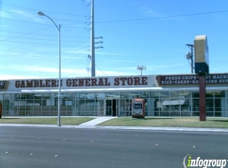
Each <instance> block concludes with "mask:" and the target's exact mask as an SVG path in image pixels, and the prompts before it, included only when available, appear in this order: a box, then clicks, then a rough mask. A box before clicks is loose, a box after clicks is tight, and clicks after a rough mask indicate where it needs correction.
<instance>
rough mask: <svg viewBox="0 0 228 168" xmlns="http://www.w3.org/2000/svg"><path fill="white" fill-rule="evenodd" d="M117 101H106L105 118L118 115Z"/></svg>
mask: <svg viewBox="0 0 228 168" xmlns="http://www.w3.org/2000/svg"><path fill="white" fill-rule="evenodd" d="M117 102H118V100H116V99H111V100H106V116H117V115H118V103H117Z"/></svg>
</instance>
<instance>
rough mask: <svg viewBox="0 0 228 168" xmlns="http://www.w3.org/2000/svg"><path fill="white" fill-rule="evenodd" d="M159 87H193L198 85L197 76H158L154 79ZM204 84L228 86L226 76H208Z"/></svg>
mask: <svg viewBox="0 0 228 168" xmlns="http://www.w3.org/2000/svg"><path fill="white" fill-rule="evenodd" d="M156 79H157V82H158V84H159V85H194V84H199V78H198V76H197V75H170V76H168V75H167V76H166V75H160V76H157V77H156ZM206 84H228V74H209V75H208V76H206Z"/></svg>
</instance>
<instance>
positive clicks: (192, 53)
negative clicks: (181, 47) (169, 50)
mask: <svg viewBox="0 0 228 168" xmlns="http://www.w3.org/2000/svg"><path fill="white" fill-rule="evenodd" d="M193 47H194V46H193V45H192V46H191V73H193Z"/></svg>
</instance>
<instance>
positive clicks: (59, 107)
mask: <svg viewBox="0 0 228 168" xmlns="http://www.w3.org/2000/svg"><path fill="white" fill-rule="evenodd" d="M60 30H61V25H60V24H59V28H58V31H59V86H58V121H57V126H61V121H60V113H61V34H60V33H61V31H60Z"/></svg>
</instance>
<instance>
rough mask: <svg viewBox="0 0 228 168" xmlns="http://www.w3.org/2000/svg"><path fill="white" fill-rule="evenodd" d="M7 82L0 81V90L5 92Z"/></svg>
mask: <svg viewBox="0 0 228 168" xmlns="http://www.w3.org/2000/svg"><path fill="white" fill-rule="evenodd" d="M8 85H9V81H0V90H7V88H8Z"/></svg>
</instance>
